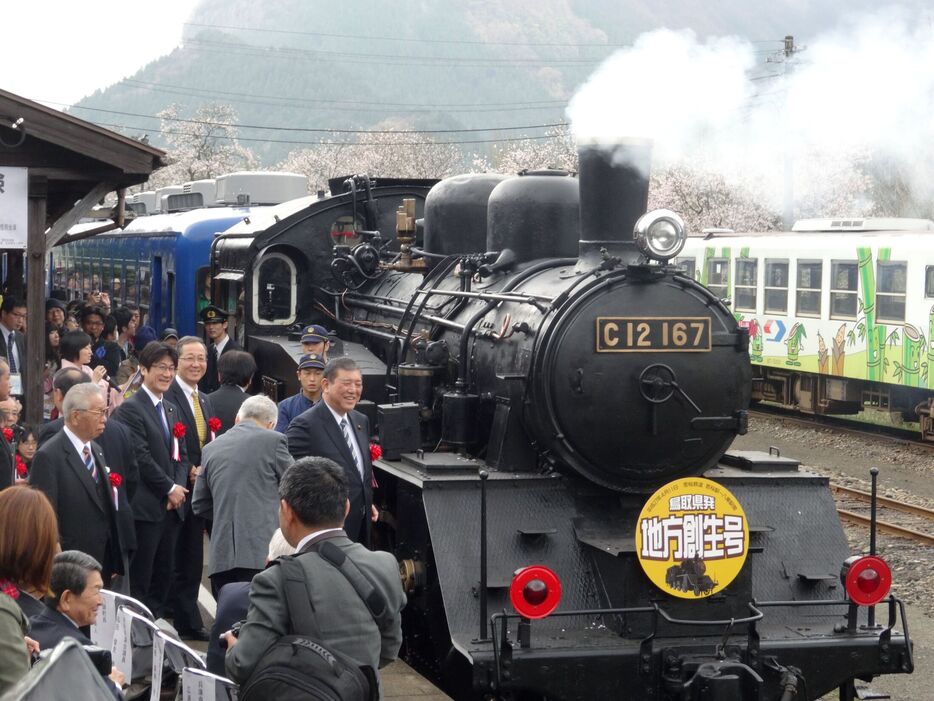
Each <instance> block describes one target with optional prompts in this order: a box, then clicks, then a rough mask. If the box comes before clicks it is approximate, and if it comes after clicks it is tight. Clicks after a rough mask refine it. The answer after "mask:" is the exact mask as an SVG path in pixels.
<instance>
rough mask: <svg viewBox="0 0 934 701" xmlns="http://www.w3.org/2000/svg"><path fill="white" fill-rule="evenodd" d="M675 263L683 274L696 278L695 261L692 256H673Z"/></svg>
mask: <svg viewBox="0 0 934 701" xmlns="http://www.w3.org/2000/svg"><path fill="white" fill-rule="evenodd" d="M675 265H676V266H677V267H678V268H680V269H681V270H682V271H683V272H684V274H685V275H686V276H687V277H689V278H691V279H692V280H696V279H697V277H696V276H695V271H696V269H697V262H696V261H695V260H694V259H693V258H675Z"/></svg>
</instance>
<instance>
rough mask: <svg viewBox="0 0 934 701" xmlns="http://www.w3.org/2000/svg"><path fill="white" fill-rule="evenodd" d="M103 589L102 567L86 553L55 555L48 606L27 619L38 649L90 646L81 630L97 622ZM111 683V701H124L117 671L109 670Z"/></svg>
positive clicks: (121, 676)
mask: <svg viewBox="0 0 934 701" xmlns="http://www.w3.org/2000/svg"><path fill="white" fill-rule="evenodd" d="M103 586H104V582H103V580H102V579H101V565H100V563H99V562H97V560H95V559H94V558H93V557H91V556H90V555H88V554H87V553H83V552H80V551H78V550H66V551H65V552H62V553H59V554H58V555H56V556H55V560H54V563H53V565H52V580H51V583H50V584H49V588H50V589H51V590H52V594H51V596H50V597H49V599H48V604H47V605H46V606H44V607H43V609H42V610H41V611H40V612H39V613H37V614H35V615H34V616H30V618H29V623H30V629H29V635H30V636H31V637H32V638H33V639H35V641H36V642H38V643H39V648H40V649H42V650H46V649H49V648H53V647H55V646H56V645H58V644H59V643H60V642H61V641H62V639H63V638H74V639H75V640H77V641H78V642H79V643H81V644H82V645H93V644H94V643H93V642H92V641H91V639H90V638H89V637H88V636H87V635H85V634H84V632H83V631H82V628H84V629H87V628H88V627H89V626H91V625H92V624H93V623H94V622H95V621H96V620H97V612H98V611H99V610H100V607H101V605H102V604H103V603H104V602H103V599H102V598H101V589H103ZM110 680H111V682H113V684H114V686H113V687H112V689H113V691H114V692H115V693H114V698H123V695H122V694H120V693H119V689H120V687H121V686H122V685H123V682H124V677H123V674H122V673H121V672H120V671H119V670H118V669H117V668H116V667H113V668H112V669H111V672H110Z"/></svg>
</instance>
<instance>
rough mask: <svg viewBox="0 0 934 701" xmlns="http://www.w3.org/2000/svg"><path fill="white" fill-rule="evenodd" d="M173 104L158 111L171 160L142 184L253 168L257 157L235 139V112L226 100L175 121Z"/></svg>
mask: <svg viewBox="0 0 934 701" xmlns="http://www.w3.org/2000/svg"><path fill="white" fill-rule="evenodd" d="M181 114H182V111H181V107H180V106H179V105H177V104H173V105H170V106H169V107H167V108H166V109H164V110H162V111H161V112H159V113H158V115H157V116H158V117H159V118H160V119H161V120H162V127H161V129H162V133H163V134H165V136H166V141H167V145H166V151H167V153H168V155H169V159H170V161H171V163H170V164H169V165H168V166H166V167H165V168H162V169H161V170H157V171H156V172H155V173H154V174H153V177H152V178H151V179H150V181H149V182H148V183H147V185H146V187H147V188H148V189H155V188H158V187H163V186H165V185H171V184H181V183H184V182H187V181H190V180H201V179H204V178H214V177H217V176H218V175H223V174H224V173H231V172H235V171H238V170H250V169H254V168H256V166H257V164H258V162H259V159H258V158H257V157H256V154H254V153H253V152H252V151H251V150H250V149H248V148H246V147H245V146H243V145H242V144H240V142H239V141H238V140H237V135H238V133H237V126H236V125H237V112H236V111H235V110H234V108H233V107H231V106H230V105H228V104H220V103H212V104H209V105H205V106H204V107H201V108H200V109H199V110H198V111H197V112H196V113H195V114H194V116H192V117H190V118H186V121H179V119H180V116H181Z"/></svg>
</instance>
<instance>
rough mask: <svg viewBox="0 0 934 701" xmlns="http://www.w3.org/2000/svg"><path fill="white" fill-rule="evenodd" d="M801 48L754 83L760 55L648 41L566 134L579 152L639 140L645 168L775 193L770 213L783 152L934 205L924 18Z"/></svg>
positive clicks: (657, 36)
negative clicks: (854, 169)
mask: <svg viewBox="0 0 934 701" xmlns="http://www.w3.org/2000/svg"><path fill="white" fill-rule="evenodd" d="M804 45H805V50H804V51H802V52H800V53H799V54H798V55H797V56H796V57H795V59H794V60H793V62H792V63H791V64H790V65H789V66H788V67H787V71H786V69H785V66H783V65H782V64H781V63H780V62H779V63H774V64H766V65H764V66H759V67H758V68H759V70H758V71H754V69H755V68H756V59H757V54H758V57H759V58H760V59H761V58H762V55H761V54H762V48H763V47H762V45H761V44H757V45H756V46H753V45H752V44H750V43H748V42H746V41H744V40H741V39H736V38H732V37H730V38H719V39H711V40H708V41H705V42H701V41H699V40H698V39H697V38H696V36H695V35H694V34H693V33H692V32H690V31H678V32H675V31H670V30H666V29H663V30H657V31H653V32H649V33H647V34H644V35H642V36H641V37H639V39H638V40H637V41H636V42H635V44H634V45H633V46H632V47H631V48H629V49H625V50H621V51H619V52H617V53H615V54H614V55H613V56H611V57H610V58H609V59H607V61H605V62H604V63H603V64H602V65H601V66H600V67H599V68H598V69H597V71H596V72H595V73H594V74H593V75H592V76H591V77H590V79H589V80H588V81H587V83H585V84H584V85H583V86H582V87H581V88H580V90H579V91H578V92H577V94H576V95H575V96H574V97H573V98H572V100H571V102H570V104H569V105H568V117H569V118H570V121H571V126H572V131H573V133H574V135H575V137H576V138H577V140H578V142H580V143H593V142H596V143H613V142H617V141H619V140H622V139H626V138H629V137H642V138H651V139H653V140H654V142H655V149H654V162H655V164H656V166H657V165H672V164H677V163H684V162H692V163H695V164H696V163H698V162H702V163H703V164H704V166H705V167H707V168H708V169H711V170H714V171H716V172H719V173H721V174H723V175H725V176H726V177H728V178H730V179H732V180H734V181H735V180H737V179H738V178H743V179H745V180H746V181H749V180H754V181H755V180H759V181H771V182H772V183H773V184H774V183H778V184H779V187H775V188H774V191H773V195H774V196H775V200H774V201H773V202H772V204H777V201H778V200H780V190H781V188H780V181H781V174H782V168H783V165H782V164H783V158H784V154H785V153H786V150H787V152H789V153H791V154H792V155H793V157H794V159H795V169H796V171H797V172H802V171H803V170H805V169H806V168H807V165H808V164H807V159H808V158H809V156H810V155H811V154H814V153H820V154H822V156H823V157H830V158H835V157H841V156H846V157H856V156H860V155H861V156H866V155H867V154H868V155H870V156H871V157H873V158H880V159H888V160H889V161H890V162H894V163H896V164H897V165H898V167H899V169H900V170H901V172H902V173H903V174H905V175H906V176H907V177H908V178H909V180H910V182H909V184H910V187H911V188H912V190H913V193H914V195H915V197H916V198H924V197H927V198H931V197H934V165H932V164H934V22H932V21H931V17H927V18H923V21H922V18H919V17H917V16H911V15H909V13H908V12H907V11H905V10H902V9H898V8H895V9H885V10H881V11H879V12H876V13H873V14H871V15H860V16H856V17H854V18H852V19H851V20H849V21H848V22H846V23H844V24H843V25H842V26H840V27H838V28H835V29H834V30H833V31H828V32H827V33H824V34H821V35H819V36H817V37H816V38H813V39H807V40H805V41H804ZM780 46H781V45H780V44H779V43H777V42H776V44H775V48H776V58H779V59H780V58H781V54H780V51H779V49H780ZM756 72H757V73H758V75H756ZM782 73H785V74H784V76H782V75H779V74H782ZM768 76H773V77H768ZM805 177H807V174H806V173H805ZM813 180H814V179H813V177H812V181H813ZM800 194H802V195H803V194H804V193H800Z"/></svg>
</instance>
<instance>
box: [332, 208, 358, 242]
mask: <svg viewBox="0 0 934 701" xmlns="http://www.w3.org/2000/svg"><path fill="white" fill-rule="evenodd" d="M364 228H366V227H364V225H363V221H362V220H361V219H360V218H359V217H358V218H357V219H356V221H355V220H354V218H353V215H352V214H345V215H344V216H341V217H338V218H337V219H335V220H334V223H333V224H331V243H332V244H333V245H335V246H351V247H353V246H356V245H357V244H358V243H360V242H361V241H362V240H363V239H362V238H361V236H360V235H359V234H358V233H357V232H358V231H361V230H363V229H364Z"/></svg>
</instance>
